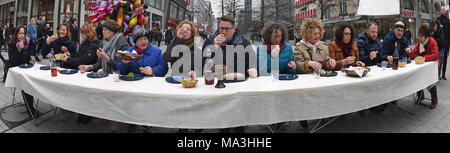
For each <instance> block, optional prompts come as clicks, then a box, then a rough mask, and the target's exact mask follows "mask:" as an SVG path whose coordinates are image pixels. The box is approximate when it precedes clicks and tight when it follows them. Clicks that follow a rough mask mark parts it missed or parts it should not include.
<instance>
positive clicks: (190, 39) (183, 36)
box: [163, 21, 203, 76]
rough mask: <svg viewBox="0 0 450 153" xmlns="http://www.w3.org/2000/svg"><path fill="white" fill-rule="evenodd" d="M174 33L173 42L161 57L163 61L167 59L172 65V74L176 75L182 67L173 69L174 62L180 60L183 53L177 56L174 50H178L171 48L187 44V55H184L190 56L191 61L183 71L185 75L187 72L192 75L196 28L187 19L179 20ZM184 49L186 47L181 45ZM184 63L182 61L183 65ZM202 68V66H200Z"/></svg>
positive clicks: (179, 73)
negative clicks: (187, 68)
mask: <svg viewBox="0 0 450 153" xmlns="http://www.w3.org/2000/svg"><path fill="white" fill-rule="evenodd" d="M175 33H176V37H175V40H174V41H173V43H172V44H171V45H170V46H168V47H167V50H166V52H164V55H163V59H164V60H165V61H167V62H168V63H171V66H172V76H176V75H181V73H182V72H183V67H184V66H181V67H180V68H179V69H178V70H179V71H178V70H175V69H174V67H173V66H174V63H175V62H176V61H178V60H180V59H181V58H182V57H183V56H185V55H181V56H178V54H177V53H176V52H175V51H178V50H173V48H174V47H176V46H178V45H181V46H187V47H188V48H189V53H190V54H189V55H186V56H191V61H190V63H189V64H190V65H189V66H188V67H189V70H186V71H185V75H186V74H187V73H186V72H188V73H189V75H194V74H193V72H194V61H195V60H194V36H195V35H196V33H197V32H196V29H195V26H194V25H193V24H192V23H191V22H189V21H183V22H181V23H180V24H179V25H178V27H177V29H176V30H175ZM183 48H184V49H187V48H185V47H183ZM183 48H180V49H183ZM184 64H186V63H184V62H183V65H184ZM202 68H203V67H202ZM200 70H201V69H200ZM197 74H202V72H201V71H200V72H197Z"/></svg>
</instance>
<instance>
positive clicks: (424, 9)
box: [420, 1, 430, 13]
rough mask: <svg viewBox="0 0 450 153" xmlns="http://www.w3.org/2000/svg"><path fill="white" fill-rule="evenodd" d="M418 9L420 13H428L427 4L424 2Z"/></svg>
mask: <svg viewBox="0 0 450 153" xmlns="http://www.w3.org/2000/svg"><path fill="white" fill-rule="evenodd" d="M420 7H422V12H423V13H430V12H429V11H428V4H427V3H426V2H425V1H421V6H420Z"/></svg>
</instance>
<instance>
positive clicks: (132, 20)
mask: <svg viewBox="0 0 450 153" xmlns="http://www.w3.org/2000/svg"><path fill="white" fill-rule="evenodd" d="M136 24H137V17H134V18H132V19H131V20H130V24H129V26H130V28H133V27H134V26H135V25H136Z"/></svg>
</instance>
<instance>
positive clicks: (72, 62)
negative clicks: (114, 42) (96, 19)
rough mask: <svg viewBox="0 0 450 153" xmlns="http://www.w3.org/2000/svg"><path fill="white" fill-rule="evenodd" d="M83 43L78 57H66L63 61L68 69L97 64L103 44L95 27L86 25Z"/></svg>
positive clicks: (83, 28)
mask: <svg viewBox="0 0 450 153" xmlns="http://www.w3.org/2000/svg"><path fill="white" fill-rule="evenodd" d="M80 32H81V37H82V38H83V42H82V43H81V44H80V48H79V49H78V52H77V54H76V55H69V56H66V57H65V58H64V59H63V61H64V65H65V66H66V67H67V68H71V69H78V66H80V65H91V64H94V63H96V62H97V58H98V57H97V49H99V48H101V43H100V41H99V40H98V38H97V32H96V31H95V28H94V25H93V24H92V23H90V24H84V25H83V26H82V27H81V29H80Z"/></svg>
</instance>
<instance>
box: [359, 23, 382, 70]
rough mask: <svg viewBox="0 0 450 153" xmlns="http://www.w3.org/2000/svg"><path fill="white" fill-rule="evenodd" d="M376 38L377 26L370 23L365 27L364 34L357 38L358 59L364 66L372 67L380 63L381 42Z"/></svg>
mask: <svg viewBox="0 0 450 153" xmlns="http://www.w3.org/2000/svg"><path fill="white" fill-rule="evenodd" d="M377 37H378V25H377V24H376V23H375V22H370V23H369V24H368V25H367V27H366V32H363V33H361V34H359V36H358V41H357V45H358V50H359V59H360V60H361V61H362V62H364V63H366V66H373V65H377V64H378V63H381V61H382V57H383V56H382V55H381V54H382V53H381V42H380V41H379V40H378V39H377Z"/></svg>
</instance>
